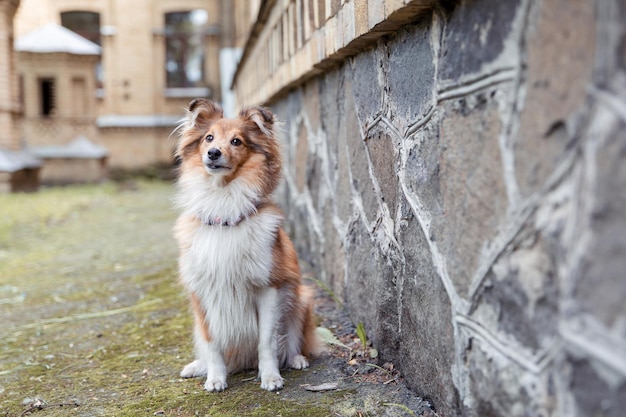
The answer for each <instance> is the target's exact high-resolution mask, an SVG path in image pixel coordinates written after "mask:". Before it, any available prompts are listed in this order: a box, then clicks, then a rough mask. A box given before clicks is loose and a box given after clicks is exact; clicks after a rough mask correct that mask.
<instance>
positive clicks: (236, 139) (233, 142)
mask: <svg viewBox="0 0 626 417" xmlns="http://www.w3.org/2000/svg"><path fill="white" fill-rule="evenodd" d="M242 143H243V142H241V139H239V138H234V139H233V140H231V141H230V144H231V145H233V146H239V145H241V144H242Z"/></svg>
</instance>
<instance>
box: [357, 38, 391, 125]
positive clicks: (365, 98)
mask: <svg viewBox="0 0 626 417" xmlns="http://www.w3.org/2000/svg"><path fill="white" fill-rule="evenodd" d="M381 66H382V62H381V61H380V59H379V58H378V51H377V50H369V51H366V52H363V53H362V54H359V55H358V56H356V57H354V60H353V62H352V65H351V70H352V74H350V76H351V77H352V88H353V91H354V94H353V95H354V102H355V104H356V109H357V113H358V116H359V119H360V120H361V123H362V124H363V125H366V124H367V123H369V122H371V121H372V119H374V117H376V115H377V114H378V113H380V111H381V107H382V102H383V92H382V85H381V80H382V78H383V77H382V72H381Z"/></svg>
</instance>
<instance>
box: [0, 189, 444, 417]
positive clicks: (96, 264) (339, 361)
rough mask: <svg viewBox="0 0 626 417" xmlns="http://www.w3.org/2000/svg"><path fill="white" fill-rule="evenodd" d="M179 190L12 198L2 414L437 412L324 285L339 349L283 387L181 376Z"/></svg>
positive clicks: (324, 310)
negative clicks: (221, 385)
mask: <svg viewBox="0 0 626 417" xmlns="http://www.w3.org/2000/svg"><path fill="white" fill-rule="evenodd" d="M172 192H173V187H172V186H171V184H168V183H164V182H147V181H139V180H137V181H132V182H126V183H124V184H116V183H110V184H106V185H101V186H72V187H65V188H50V189H44V190H41V191H40V192H38V193H35V194H13V195H0V314H1V316H0V317H1V318H2V320H1V321H0V416H26V415H33V416H284V417H286V416H379V415H380V416H435V415H436V414H434V412H433V411H432V410H431V409H430V408H429V404H428V403H427V402H425V401H422V400H421V399H420V398H419V397H417V396H415V395H414V394H412V393H411V392H410V391H408V390H407V389H406V387H405V386H404V385H403V383H402V378H401V376H400V375H399V373H398V372H397V370H396V369H395V366H394V365H393V364H391V363H386V362H384V360H383V359H382V358H380V357H377V355H376V350H375V349H372V347H371V346H366V347H365V348H363V346H362V344H361V340H360V339H359V337H357V335H356V333H355V329H354V327H353V326H352V324H351V323H350V322H349V320H348V319H347V316H346V315H345V314H344V312H343V311H342V310H341V309H340V308H338V307H337V305H335V304H334V302H333V301H332V299H331V297H330V295H332V294H328V293H326V292H324V291H323V289H320V288H319V286H318V297H317V312H318V314H319V320H320V326H322V327H323V328H324V329H326V330H321V332H322V334H323V335H324V338H325V339H326V340H327V341H328V342H329V343H330V345H329V351H328V353H326V354H324V355H323V356H322V357H320V358H318V359H316V360H314V361H313V362H312V364H311V365H312V366H311V368H309V369H307V370H304V371H284V372H283V377H284V378H285V388H284V389H283V390H281V391H279V392H276V393H270V392H266V391H263V390H261V389H260V388H259V385H260V384H259V381H257V380H256V374H255V372H254V371H250V372H244V373H240V374H236V375H231V376H230V377H229V381H228V383H229V388H228V389H227V390H226V391H225V392H222V393H207V392H205V391H204V390H203V389H202V384H203V381H202V380H201V379H181V378H179V376H178V375H179V372H180V370H181V369H182V367H183V366H184V365H185V364H186V363H187V362H189V361H190V360H191V359H193V358H192V344H191V330H192V326H191V320H192V317H191V313H190V311H189V307H188V304H187V301H186V299H185V296H184V295H183V294H182V291H181V288H180V287H179V285H178V284H177V280H176V256H177V249H176V246H175V243H174V241H173V239H172V237H171V228H172V225H173V222H174V219H175V217H176V212H175V210H174V209H173V208H172V202H171V197H172ZM308 282H310V283H312V284H313V285H316V281H315V279H314V278H312V279H309V280H308Z"/></svg>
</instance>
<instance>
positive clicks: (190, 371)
mask: <svg viewBox="0 0 626 417" xmlns="http://www.w3.org/2000/svg"><path fill="white" fill-rule="evenodd" d="M206 370H207V365H206V362H205V361H201V360H195V361H193V362H191V363H190V364H188V365H186V366H185V367H184V368H183V370H182V371H181V372H180V376H181V378H195V377H197V376H204V375H206Z"/></svg>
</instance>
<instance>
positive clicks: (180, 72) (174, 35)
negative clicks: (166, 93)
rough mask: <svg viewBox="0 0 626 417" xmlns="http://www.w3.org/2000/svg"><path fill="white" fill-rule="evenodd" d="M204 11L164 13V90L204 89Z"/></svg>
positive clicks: (206, 15) (205, 18)
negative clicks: (165, 79)
mask: <svg viewBox="0 0 626 417" xmlns="http://www.w3.org/2000/svg"><path fill="white" fill-rule="evenodd" d="M208 17H209V16H208V13H207V12H206V10H202V9H196V10H191V11H186V12H173V13H166V14H165V59H166V61H165V71H166V74H167V87H168V88H191V87H205V86H206V82H205V76H204V60H205V35H206V28H207V22H208Z"/></svg>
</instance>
